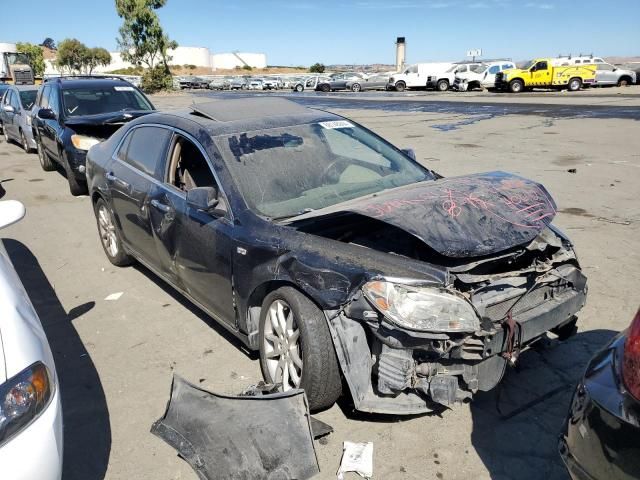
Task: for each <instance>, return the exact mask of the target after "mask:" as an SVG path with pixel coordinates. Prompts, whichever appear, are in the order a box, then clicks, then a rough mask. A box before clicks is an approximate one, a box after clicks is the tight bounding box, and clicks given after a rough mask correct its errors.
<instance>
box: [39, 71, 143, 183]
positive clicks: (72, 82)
mask: <svg viewBox="0 0 640 480" xmlns="http://www.w3.org/2000/svg"><path fill="white" fill-rule="evenodd" d="M153 110H154V107H153V105H152V104H151V102H150V101H149V99H148V98H147V97H145V95H144V94H143V93H142V92H141V91H140V90H138V89H137V88H136V87H134V86H133V85H131V84H130V83H129V82H127V81H125V80H122V79H120V78H117V77H57V78H53V79H50V80H48V81H46V82H45V83H44V84H43V85H42V87H40V90H39V91H38V97H37V99H36V106H35V107H34V112H36V114H35V115H34V118H33V124H32V128H33V138H34V139H35V141H36V145H37V148H38V157H39V158H40V165H42V168H43V170H45V171H50V170H54V169H55V168H56V166H55V163H58V164H60V165H61V166H62V167H63V168H64V170H65V172H66V175H67V179H68V180H69V189H70V190H71V194H72V195H83V194H86V193H87V182H86V179H85V173H84V171H85V158H86V155H87V151H88V150H89V148H91V147H92V146H93V145H95V144H97V143H99V142H101V141H103V140H105V139H107V138H109V137H110V136H111V135H112V134H113V133H114V132H115V131H116V130H117V129H118V128H120V127H121V126H122V125H123V124H125V123H127V122H129V121H130V120H133V119H134V118H137V117H140V116H142V115H146V114H147V113H150V112H152V111H153Z"/></svg>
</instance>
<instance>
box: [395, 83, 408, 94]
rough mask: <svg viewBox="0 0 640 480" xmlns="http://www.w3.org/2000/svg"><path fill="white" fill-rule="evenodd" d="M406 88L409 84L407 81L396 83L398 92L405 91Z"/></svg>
mask: <svg viewBox="0 0 640 480" xmlns="http://www.w3.org/2000/svg"><path fill="white" fill-rule="evenodd" d="M406 88H407V84H406V83H404V82H398V83H396V92H404V91H405V89H406Z"/></svg>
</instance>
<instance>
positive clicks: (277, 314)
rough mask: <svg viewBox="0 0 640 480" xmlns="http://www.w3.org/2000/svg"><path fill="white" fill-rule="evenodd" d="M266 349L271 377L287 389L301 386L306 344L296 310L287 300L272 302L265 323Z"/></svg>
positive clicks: (264, 340) (283, 388)
mask: <svg viewBox="0 0 640 480" xmlns="http://www.w3.org/2000/svg"><path fill="white" fill-rule="evenodd" d="M263 342H264V352H265V356H266V359H267V360H266V364H267V369H268V370H269V375H270V377H271V381H272V382H274V383H276V384H282V390H283V391H287V390H291V389H292V388H298V387H299V386H300V380H301V378H302V348H301V345H300V330H299V328H298V325H297V323H296V319H295V316H294V314H293V310H292V309H291V307H290V306H289V304H287V302H285V301H284V300H280V299H278V300H274V301H273V303H271V305H269V310H268V312H267V318H266V321H265V325H264V339H263Z"/></svg>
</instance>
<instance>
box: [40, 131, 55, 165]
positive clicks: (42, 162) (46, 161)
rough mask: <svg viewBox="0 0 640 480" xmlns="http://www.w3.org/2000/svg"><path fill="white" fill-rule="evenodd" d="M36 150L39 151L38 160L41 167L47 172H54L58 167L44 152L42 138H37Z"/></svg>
mask: <svg viewBox="0 0 640 480" xmlns="http://www.w3.org/2000/svg"><path fill="white" fill-rule="evenodd" d="M36 150H37V151H38V160H40V166H41V167H42V170H44V171H45V172H52V171H53V170H55V169H56V165H55V163H53V161H52V160H51V158H50V157H49V155H47V153H46V152H45V151H44V148H42V142H41V141H40V138H36Z"/></svg>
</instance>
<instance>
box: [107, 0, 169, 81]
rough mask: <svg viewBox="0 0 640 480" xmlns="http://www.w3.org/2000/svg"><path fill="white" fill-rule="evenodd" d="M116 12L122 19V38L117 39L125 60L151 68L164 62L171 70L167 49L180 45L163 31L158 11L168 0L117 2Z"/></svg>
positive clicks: (119, 0) (117, 0)
mask: <svg viewBox="0 0 640 480" xmlns="http://www.w3.org/2000/svg"><path fill="white" fill-rule="evenodd" d="M115 2H116V11H117V13H118V16H119V17H120V18H122V20H123V23H122V26H121V27H120V30H119V32H120V38H118V39H117V41H118V47H119V49H120V52H121V53H122V58H123V59H124V60H126V61H128V62H131V63H132V64H134V65H139V64H141V63H142V64H145V65H146V66H147V67H149V68H150V69H153V68H154V67H155V65H156V64H157V63H158V62H160V63H161V64H162V65H163V66H165V67H166V68H165V70H166V71H168V67H167V64H168V62H169V60H170V58H169V56H168V55H167V50H169V49H174V48H176V47H177V46H178V44H177V43H176V42H175V41H173V40H170V39H169V37H168V36H167V35H166V34H165V33H164V31H163V30H162V26H161V25H160V19H159V18H158V15H157V14H156V12H155V10H157V9H159V8H161V7H164V6H165V4H166V3H167V0H115Z"/></svg>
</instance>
